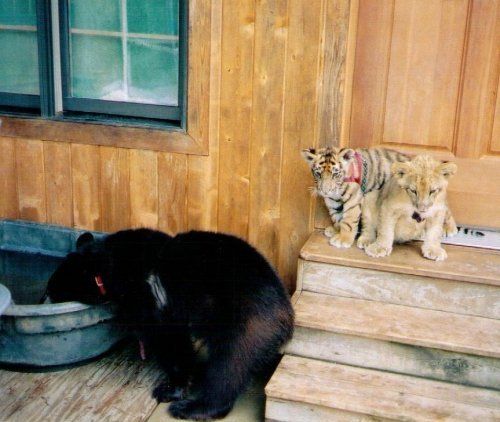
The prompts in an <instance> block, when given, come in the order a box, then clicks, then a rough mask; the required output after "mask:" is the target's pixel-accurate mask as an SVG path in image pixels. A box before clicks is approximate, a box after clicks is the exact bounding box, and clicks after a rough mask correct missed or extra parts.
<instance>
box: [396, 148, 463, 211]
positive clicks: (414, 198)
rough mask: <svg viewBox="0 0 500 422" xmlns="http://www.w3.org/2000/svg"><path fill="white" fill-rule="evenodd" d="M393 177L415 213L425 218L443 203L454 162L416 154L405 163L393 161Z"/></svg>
mask: <svg viewBox="0 0 500 422" xmlns="http://www.w3.org/2000/svg"><path fill="white" fill-rule="evenodd" d="M391 171H392V174H393V177H394V178H395V179H396V180H397V183H398V185H399V186H400V187H401V189H403V190H404V191H405V192H406V194H407V195H408V197H409V198H410V201H411V204H412V205H413V207H414V210H415V213H416V215H417V216H418V217H419V218H420V217H421V218H427V217H428V216H430V215H431V214H432V210H433V209H434V208H435V206H436V205H441V204H444V202H445V199H446V188H447V187H448V179H449V178H450V177H451V176H453V175H454V174H455V173H456V171H457V165H456V164H455V163H449V162H444V163H443V162H441V161H438V160H436V159H434V158H433V157H431V156H429V155H417V156H416V157H415V158H414V159H413V160H411V161H409V162H406V163H394V164H393V165H392V167H391Z"/></svg>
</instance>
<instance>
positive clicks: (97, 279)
mask: <svg viewBox="0 0 500 422" xmlns="http://www.w3.org/2000/svg"><path fill="white" fill-rule="evenodd" d="M94 280H95V284H97V287H98V288H99V292H100V293H101V295H103V296H104V295H105V294H106V287H104V283H103V282H102V275H100V274H97V275H96V276H95V277H94Z"/></svg>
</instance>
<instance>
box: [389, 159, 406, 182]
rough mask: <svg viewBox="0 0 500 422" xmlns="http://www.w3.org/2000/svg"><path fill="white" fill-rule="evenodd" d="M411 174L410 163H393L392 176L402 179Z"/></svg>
mask: <svg viewBox="0 0 500 422" xmlns="http://www.w3.org/2000/svg"><path fill="white" fill-rule="evenodd" d="M409 172H410V165H409V164H408V163H400V162H396V163H392V166H391V174H392V175H393V176H394V177H396V178H398V179H402V178H403V177H404V176H406V175H407V174H408V173H409Z"/></svg>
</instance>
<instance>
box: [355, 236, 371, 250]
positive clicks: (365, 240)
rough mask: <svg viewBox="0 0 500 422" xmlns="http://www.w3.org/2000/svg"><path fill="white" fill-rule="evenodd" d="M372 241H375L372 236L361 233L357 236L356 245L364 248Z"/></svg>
mask: <svg viewBox="0 0 500 422" xmlns="http://www.w3.org/2000/svg"><path fill="white" fill-rule="evenodd" d="M373 242H375V239H373V238H372V237H370V236H365V235H361V236H359V237H358V241H357V242H356V245H357V246H358V248H359V249H365V248H366V247H367V246H368V245H371V244H372V243H373Z"/></svg>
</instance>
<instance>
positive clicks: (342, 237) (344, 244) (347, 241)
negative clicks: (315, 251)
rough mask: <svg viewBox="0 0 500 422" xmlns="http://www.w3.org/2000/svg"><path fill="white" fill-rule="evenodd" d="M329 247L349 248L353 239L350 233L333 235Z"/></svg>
mask: <svg viewBox="0 0 500 422" xmlns="http://www.w3.org/2000/svg"><path fill="white" fill-rule="evenodd" d="M329 243H330V245H332V246H335V247H337V248H350V247H351V246H352V244H353V243H354V239H353V237H352V234H351V233H347V234H346V233H342V232H340V233H335V234H334V235H333V236H332V237H331V238H330V241H329Z"/></svg>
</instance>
